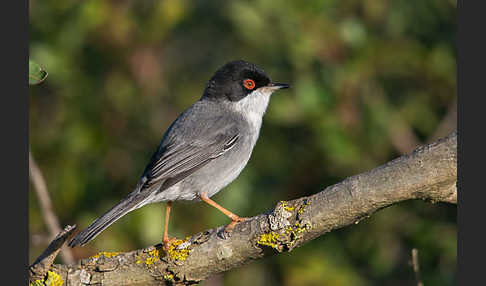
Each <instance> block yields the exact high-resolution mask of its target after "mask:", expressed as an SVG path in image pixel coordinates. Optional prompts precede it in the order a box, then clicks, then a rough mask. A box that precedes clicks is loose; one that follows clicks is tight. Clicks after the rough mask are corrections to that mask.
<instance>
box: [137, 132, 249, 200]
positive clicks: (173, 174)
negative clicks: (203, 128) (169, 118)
mask: <svg viewBox="0 0 486 286" xmlns="http://www.w3.org/2000/svg"><path fill="white" fill-rule="evenodd" d="M239 138H240V134H238V132H237V131H236V130H232V132H223V133H218V134H216V135H215V136H213V137H211V138H209V140H204V141H201V140H195V141H193V142H189V143H185V144H182V145H181V144H170V145H168V146H165V147H162V148H159V150H158V151H157V152H156V153H155V154H154V155H153V156H152V159H151V161H150V163H149V165H148V166H147V168H146V169H145V172H144V175H143V176H142V180H143V181H144V183H143V186H142V187H141V190H140V192H142V193H143V192H144V190H153V189H154V188H157V189H159V191H163V190H165V189H167V188H169V187H171V186H173V185H174V184H176V183H178V182H179V181H181V180H183V179H184V178H186V177H187V176H189V175H191V174H192V173H194V172H196V171H197V170H198V169H200V168H201V167H203V166H205V165H206V164H208V163H209V162H211V161H212V160H214V159H216V158H218V157H220V156H222V155H223V154H224V153H226V152H228V151H229V150H231V148H233V147H234V146H235V144H236V143H237V142H238V139H239Z"/></svg>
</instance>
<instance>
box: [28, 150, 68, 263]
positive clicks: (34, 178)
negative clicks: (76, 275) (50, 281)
mask: <svg viewBox="0 0 486 286" xmlns="http://www.w3.org/2000/svg"><path fill="white" fill-rule="evenodd" d="M29 173H30V176H29V177H30V181H31V182H32V185H34V190H35V193H36V194H37V198H38V199H39V203H40V207H41V211H42V218H43V219H44V222H45V223H46V225H47V228H48V229H49V233H50V237H51V238H53V237H55V236H56V235H57V234H58V233H60V232H61V226H60V224H59V220H58V219H57V216H56V214H55V213H54V210H53V208H52V203H51V198H50V197H49V192H48V191H47V185H46V181H45V180H44V176H43V175H42V172H41V170H40V169H39V167H38V166H37V163H36V162H35V160H34V157H33V156H32V154H31V152H30V151H29ZM61 257H62V260H63V261H64V263H66V264H72V263H74V257H73V254H72V252H71V249H70V248H68V247H66V246H63V247H62V249H61Z"/></svg>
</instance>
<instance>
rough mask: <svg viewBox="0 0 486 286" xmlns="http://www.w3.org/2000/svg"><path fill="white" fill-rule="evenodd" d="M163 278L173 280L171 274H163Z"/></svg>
mask: <svg viewBox="0 0 486 286" xmlns="http://www.w3.org/2000/svg"><path fill="white" fill-rule="evenodd" d="M164 280H167V281H174V275H172V274H165V275H164Z"/></svg>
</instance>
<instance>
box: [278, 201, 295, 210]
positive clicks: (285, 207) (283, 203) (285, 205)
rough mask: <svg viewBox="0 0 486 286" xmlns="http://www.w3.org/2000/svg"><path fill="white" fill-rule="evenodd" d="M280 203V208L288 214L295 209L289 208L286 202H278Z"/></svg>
mask: <svg viewBox="0 0 486 286" xmlns="http://www.w3.org/2000/svg"><path fill="white" fill-rule="evenodd" d="M280 203H281V204H282V207H283V208H284V210H286V211H288V212H291V211H293V210H294V209H295V207H291V206H289V205H288V204H287V202H286V201H280Z"/></svg>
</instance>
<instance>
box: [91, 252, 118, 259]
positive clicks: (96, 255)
mask: <svg viewBox="0 0 486 286" xmlns="http://www.w3.org/2000/svg"><path fill="white" fill-rule="evenodd" d="M118 254H120V252H106V251H102V252H99V253H98V254H95V255H93V256H91V258H94V259H97V258H99V257H101V256H102V255H103V256H104V257H106V258H110V257H114V256H117V255H118Z"/></svg>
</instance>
